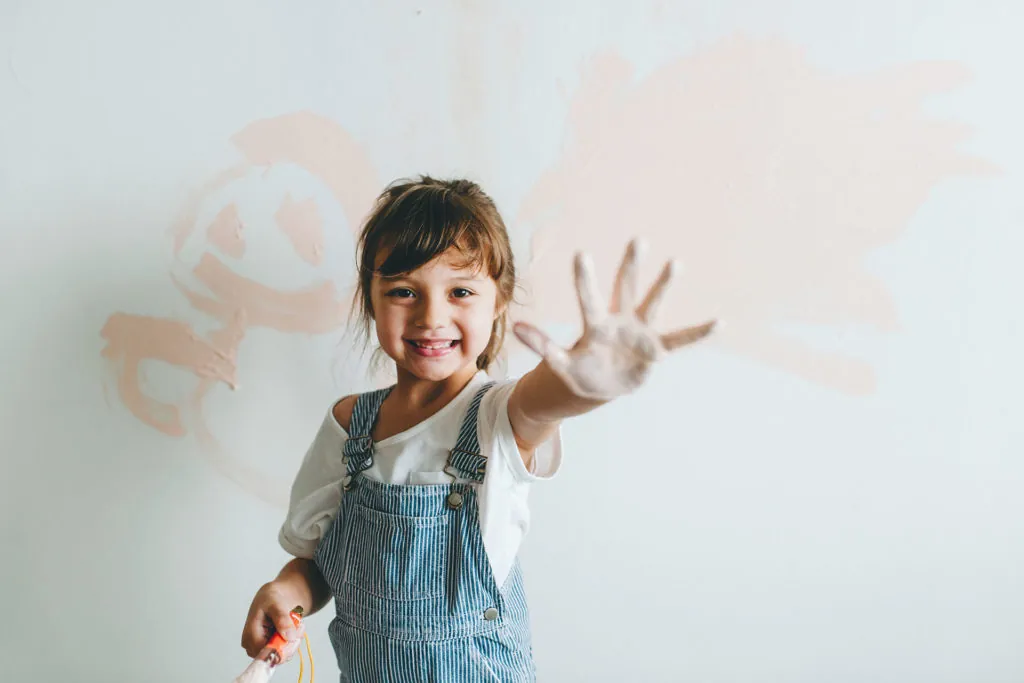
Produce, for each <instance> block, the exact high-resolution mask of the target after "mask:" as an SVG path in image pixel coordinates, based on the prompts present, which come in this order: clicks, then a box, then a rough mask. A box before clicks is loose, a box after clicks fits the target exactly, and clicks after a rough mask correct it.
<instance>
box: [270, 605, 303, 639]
mask: <svg viewBox="0 0 1024 683" xmlns="http://www.w3.org/2000/svg"><path fill="white" fill-rule="evenodd" d="M267 617H269V619H270V621H271V622H272V623H273V624H274V629H275V630H276V631H277V632H278V633H280V634H281V636H282V637H283V638H284V639H285V640H297V639H298V638H300V637H301V634H300V632H299V629H298V628H296V626H295V622H294V621H292V616H291V613H290V612H289V611H287V610H284V609H282V608H281V607H280V606H278V605H274V606H272V607H270V608H269V609H268V610H267Z"/></svg>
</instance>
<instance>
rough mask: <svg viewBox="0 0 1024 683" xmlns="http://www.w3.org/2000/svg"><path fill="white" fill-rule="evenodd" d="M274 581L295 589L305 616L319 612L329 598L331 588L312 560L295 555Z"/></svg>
mask: <svg viewBox="0 0 1024 683" xmlns="http://www.w3.org/2000/svg"><path fill="white" fill-rule="evenodd" d="M275 581H278V582H280V583H285V584H287V585H288V586H289V587H291V588H292V589H293V590H294V591H295V593H296V595H298V596H299V604H300V605H301V606H302V609H303V611H304V613H305V615H306V616H309V615H311V614H315V613H316V612H319V611H320V610H321V609H322V608H323V606H324V605H326V604H327V603H328V601H330V599H331V589H330V587H329V586H328V585H327V582H326V581H325V580H324V577H323V576H322V575H321V574H320V570H319V569H317V567H316V564H315V563H314V562H313V560H306V559H302V558H298V557H297V558H295V559H293V560H291V561H289V562H288V564H286V565H285V566H284V567H283V568H282V569H281V571H280V573H278V575H277V579H275Z"/></svg>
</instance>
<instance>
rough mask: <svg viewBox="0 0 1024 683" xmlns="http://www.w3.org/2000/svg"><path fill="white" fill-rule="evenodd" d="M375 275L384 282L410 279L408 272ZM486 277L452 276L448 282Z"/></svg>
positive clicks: (476, 279) (473, 280)
mask: <svg viewBox="0 0 1024 683" xmlns="http://www.w3.org/2000/svg"><path fill="white" fill-rule="evenodd" d="M377 276H378V277H379V278H380V279H381V280H382V281H384V282H397V281H398V280H408V279H411V278H410V277H409V275H408V274H405V275H401V274H399V275H381V274H380V273H378V274H377ZM486 279H487V278H486V277H485V276H483V275H478V276H477V277H453V278H451V279H449V280H448V281H449V282H480V281H482V280H486Z"/></svg>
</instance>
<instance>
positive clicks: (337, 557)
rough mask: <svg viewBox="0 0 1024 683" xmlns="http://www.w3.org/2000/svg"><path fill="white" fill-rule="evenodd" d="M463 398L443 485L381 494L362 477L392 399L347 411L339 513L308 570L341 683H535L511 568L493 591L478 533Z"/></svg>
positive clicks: (370, 396) (373, 395)
mask: <svg viewBox="0 0 1024 683" xmlns="http://www.w3.org/2000/svg"><path fill="white" fill-rule="evenodd" d="M491 386H493V382H492V383H489V384H487V385H486V386H484V387H482V388H481V389H480V390H479V391H478V392H477V393H476V394H475V395H474V396H473V400H472V402H471V404H470V407H469V409H468V410H467V412H466V415H465V417H464V419H463V421H462V425H461V428H460V430H459V436H458V440H457V441H456V443H455V445H454V448H453V449H452V450H451V451H450V454H449V457H448V462H447V466H446V467H445V471H446V472H447V473H448V474H449V475H450V476H451V477H452V483H451V484H440V485H429V486H406V485H395V484H384V483H381V482H377V481H373V480H371V479H368V478H366V477H364V476H362V475H361V473H362V472H363V470H365V469H367V468H368V467H370V466H371V465H372V464H373V440H372V439H371V437H370V434H371V433H372V430H373V427H374V424H375V423H376V421H377V416H378V414H379V412H380V406H381V404H382V403H383V402H384V399H385V398H386V397H387V395H388V394H389V393H390V392H391V388H387V389H381V390H379V391H374V392H370V393H367V394H362V395H360V396H359V397H358V398H357V399H356V404H355V408H354V409H353V411H352V419H351V422H350V425H349V429H348V433H349V438H348V441H347V442H346V443H345V447H344V453H343V455H344V463H345V465H346V467H347V470H346V472H347V476H346V477H345V481H344V484H343V486H344V489H345V490H344V493H343V494H342V499H341V506H340V509H339V510H338V514H337V516H336V517H335V519H334V521H333V523H332V524H331V527H330V529H329V530H328V531H327V533H326V534H325V535H324V537H323V538H322V539H321V540H320V544H319V545H318V546H317V549H316V552H315V554H314V558H313V559H314V562H315V563H316V566H317V568H318V569H319V570H320V572H321V574H323V576H324V578H325V579H326V581H327V583H328V585H330V587H331V592H332V593H333V595H334V599H335V617H334V619H333V620H332V621H331V625H330V627H329V630H328V633H329V635H330V639H331V644H332V645H333V646H334V651H335V654H336V655H337V657H338V667H339V668H340V670H341V681H342V682H343V683H406V682H408V683H420V682H427V681H430V682H434V681H437V682H444V683H477V682H478V681H479V682H484V681H486V682H487V683H497V682H498V681H500V682H502V683H520V682H527V681H530V682H532V681H535V680H536V674H535V668H534V663H533V652H532V646H531V641H530V624H529V614H528V611H527V605H526V593H525V591H524V588H523V577H522V572H521V570H520V567H519V561H518V560H516V562H515V564H514V565H513V567H512V570H511V572H510V573H509V576H508V579H507V580H506V581H505V583H504V585H503V586H501V587H500V588H499V587H498V585H497V584H496V582H495V580H494V576H493V573H492V571H491V565H490V562H489V561H488V559H487V554H486V552H485V551H484V544H483V537H482V535H481V533H480V520H479V507H478V496H477V490H476V489H477V486H478V485H479V483H480V482H482V481H483V479H484V475H485V472H486V467H487V458H486V457H485V456H482V455H481V454H480V443H479V440H478V438H477V414H478V412H479V408H480V401H481V399H482V398H483V396H484V394H485V393H486V392H487V390H488V389H490V388H491Z"/></svg>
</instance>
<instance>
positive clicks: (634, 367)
mask: <svg viewBox="0 0 1024 683" xmlns="http://www.w3.org/2000/svg"><path fill="white" fill-rule="evenodd" d="M575 274H576V292H577V295H578V297H579V302H580V310H581V312H582V314H583V334H582V336H581V337H580V338H579V340H578V341H577V342H576V343H575V344H574V345H573V346H572V348H570V349H563V348H562V347H560V346H558V345H557V344H555V343H554V342H552V341H551V339H549V338H548V337H547V335H545V334H544V333H543V332H541V331H540V330H539V329H537V328H536V327H534V326H533V325H530V324H528V323H517V324H516V325H515V328H514V330H515V333H516V336H517V337H518V338H519V339H520V340H521V341H522V342H523V343H524V344H526V346H528V347H529V348H531V349H533V351H535V352H536V353H538V354H539V355H540V356H542V357H543V358H544V359H545V360H546V361H547V363H548V364H549V365H550V366H551V368H552V370H553V371H554V372H555V373H556V374H557V375H558V376H559V377H560V378H561V379H562V380H563V381H564V382H565V383H566V385H567V386H568V387H569V388H570V389H571V390H572V391H573V393H575V394H576V395H578V396H580V397H584V398H589V399H593V400H598V401H607V400H611V399H613V398H616V397H618V396H622V395H624V394H627V393H630V392H632V391H633V390H635V389H636V388H638V387H639V386H640V385H642V384H643V383H644V381H645V380H646V378H647V376H648V375H649V374H650V370H651V367H652V366H653V365H654V363H655V362H656V361H657V360H658V359H660V358H661V357H662V356H664V355H665V353H667V352H669V351H672V350H675V349H678V348H681V347H683V346H686V345H688V344H692V343H693V342H695V341H697V340H699V339H703V338H704V337H706V336H707V335H708V334H710V332H711V330H712V329H713V328H714V326H715V321H709V322H706V323H704V324H702V325H696V326H694V327H688V328H684V329H681V330H676V331H674V332H670V333H668V334H659V333H658V332H657V331H656V330H655V329H654V328H653V327H652V326H651V321H652V319H653V317H654V314H655V311H656V309H657V306H658V303H659V301H660V300H661V297H662V295H663V294H664V293H665V290H666V289H667V287H668V284H669V282H670V281H671V279H672V275H673V265H672V263H671V262H668V263H666V264H665V267H664V268H663V269H662V271H661V274H660V275H659V276H658V279H657V280H656V281H655V282H654V284H653V285H652V286H651V288H650V290H649V291H648V292H647V294H646V296H645V297H644V299H643V301H642V302H640V304H639V305H635V294H636V285H637V244H636V241H632V242H630V244H629V246H628V247H627V248H626V253H625V255H624V256H623V259H622V264H621V265H620V266H619V271H618V275H617V276H616V279H615V280H616V281H615V287H614V290H613V294H612V301H611V304H610V306H608V307H605V306H604V305H603V303H602V302H601V300H600V295H599V294H598V289H597V284H596V278H595V277H594V272H593V266H592V264H591V262H590V259H589V258H588V257H586V256H585V255H582V254H578V255H577V256H576V261H575ZM634 306H635V308H634Z"/></svg>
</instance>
